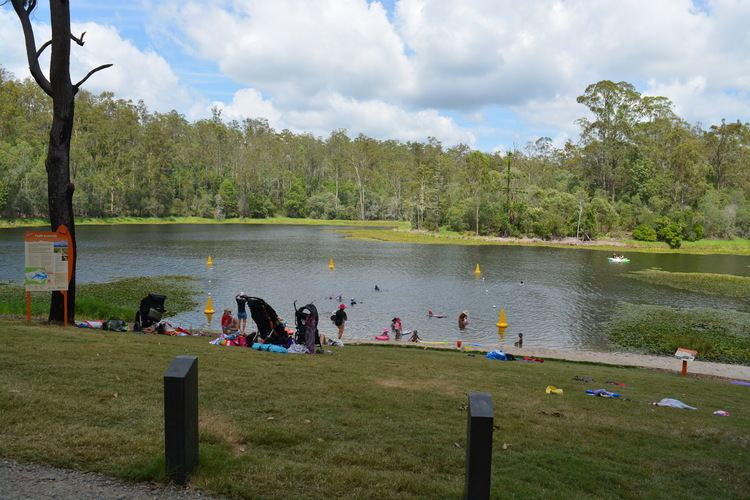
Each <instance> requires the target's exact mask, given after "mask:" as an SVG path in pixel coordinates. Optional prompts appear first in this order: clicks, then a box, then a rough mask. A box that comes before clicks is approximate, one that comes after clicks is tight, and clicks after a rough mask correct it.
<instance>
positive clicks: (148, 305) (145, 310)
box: [133, 293, 167, 332]
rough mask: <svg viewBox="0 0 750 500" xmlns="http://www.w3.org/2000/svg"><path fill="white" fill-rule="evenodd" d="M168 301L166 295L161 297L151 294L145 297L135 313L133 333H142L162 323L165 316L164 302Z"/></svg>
mask: <svg viewBox="0 0 750 500" xmlns="http://www.w3.org/2000/svg"><path fill="white" fill-rule="evenodd" d="M166 300H167V296H166V295H159V294H156V293H149V294H148V295H147V296H146V297H144V298H143V299H142V300H141V306H140V307H139V308H138V311H137V312H136V313H135V324H134V325H133V331H135V332H140V331H141V330H143V329H144V328H148V327H150V326H153V325H155V324H156V323H158V322H159V321H161V317H162V316H163V315H164V310H165V309H164V301H166Z"/></svg>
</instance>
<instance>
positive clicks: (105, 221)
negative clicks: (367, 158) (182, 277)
mask: <svg viewBox="0 0 750 500" xmlns="http://www.w3.org/2000/svg"><path fill="white" fill-rule="evenodd" d="M118 224H289V225H292V224H296V225H304V226H366V227H408V226H409V224H408V223H407V222H398V221H382V220H379V221H358V220H338V219H336V220H327V219H295V218H291V217H269V218H267V219H249V218H236V219H210V218H206V217H103V218H88V217H77V218H76V225H78V226H98V225H118ZM48 226H49V221H48V220H46V219H17V220H0V228H10V227H48Z"/></svg>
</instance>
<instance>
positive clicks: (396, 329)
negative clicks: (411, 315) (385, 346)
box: [391, 317, 402, 340]
mask: <svg viewBox="0 0 750 500" xmlns="http://www.w3.org/2000/svg"><path fill="white" fill-rule="evenodd" d="M401 331H402V329H401V318H399V317H395V318H393V319H392V320H391V333H392V334H393V335H394V337H395V339H396V340H401Z"/></svg>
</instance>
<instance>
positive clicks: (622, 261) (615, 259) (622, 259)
mask: <svg viewBox="0 0 750 500" xmlns="http://www.w3.org/2000/svg"><path fill="white" fill-rule="evenodd" d="M607 260H609V261H610V262H614V263H619V264H627V263H628V262H630V259H628V258H627V257H608V258H607Z"/></svg>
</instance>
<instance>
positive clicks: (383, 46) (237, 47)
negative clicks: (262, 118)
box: [162, 0, 412, 103]
mask: <svg viewBox="0 0 750 500" xmlns="http://www.w3.org/2000/svg"><path fill="white" fill-rule="evenodd" d="M162 15H164V16H167V18H166V19H165V22H166V23H169V24H171V23H174V22H176V25H177V27H179V29H181V30H182V32H183V34H184V38H185V39H186V40H185V42H184V45H185V46H189V47H191V48H192V50H193V51H194V52H195V54H197V55H198V56H201V57H204V58H206V59H209V60H211V61H214V62H215V63H216V64H217V65H218V67H219V68H220V69H221V70H222V71H223V72H224V73H226V74H227V75H228V76H230V77H231V78H232V79H234V80H235V81H237V82H241V83H243V84H246V85H252V86H253V87H254V88H257V89H259V90H261V91H262V92H264V93H268V92H273V93H274V95H275V97H276V99H277V101H279V102H281V101H287V102H289V103H296V102H297V101H299V100H302V101H304V100H305V99H306V98H307V96H309V95H312V94H315V93H318V92H320V91H324V90H326V91H336V92H340V93H342V94H344V95H348V96H352V97H354V98H357V99H361V98H373V97H378V96H380V97H384V96H387V97H389V98H391V97H393V95H394V94H398V93H399V92H403V88H404V87H405V86H408V85H409V84H410V82H411V80H412V79H411V78H410V76H409V72H410V67H409V64H408V61H407V58H406V55H405V54H404V47H403V44H402V42H401V39H400V38H399V36H398V35H397V34H396V32H395V30H394V28H393V26H392V25H391V24H390V22H389V21H388V18H387V14H386V11H385V9H384V8H383V6H382V5H381V4H380V3H378V2H374V3H369V4H368V3H367V2H366V1H364V0H323V1H317V2H309V1H305V0H277V1H273V2H268V1H256V0H248V1H237V2H214V3H213V4H209V5H206V2H172V3H169V4H167V7H165V8H163V9H162Z"/></svg>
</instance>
